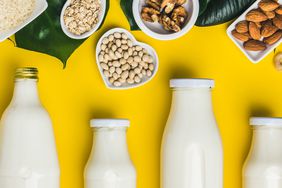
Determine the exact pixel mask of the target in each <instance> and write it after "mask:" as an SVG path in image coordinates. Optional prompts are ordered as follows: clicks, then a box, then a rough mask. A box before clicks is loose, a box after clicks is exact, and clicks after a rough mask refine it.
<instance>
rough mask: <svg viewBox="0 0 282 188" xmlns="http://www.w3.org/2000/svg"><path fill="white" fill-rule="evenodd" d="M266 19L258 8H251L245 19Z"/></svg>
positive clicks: (258, 20)
mask: <svg viewBox="0 0 282 188" xmlns="http://www.w3.org/2000/svg"><path fill="white" fill-rule="evenodd" d="M267 19H268V18H267V16H266V15H265V14H264V13H263V12H262V11H260V10H258V9H254V10H251V11H250V12H248V13H247V15H246V20H247V21H251V22H263V21H265V20H267Z"/></svg>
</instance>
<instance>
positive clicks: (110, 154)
mask: <svg viewBox="0 0 282 188" xmlns="http://www.w3.org/2000/svg"><path fill="white" fill-rule="evenodd" d="M91 127H92V128H93V131H94V138H93V139H94V140H93V148H92V152H91V155H90V158H89V161H88V163H87V165H86V168H85V173H84V177H85V188H136V171H135V168H134V166H133V164H132V162H131V159H130V156H129V153H128V149H127V141H126V130H127V128H128V127H129V121H128V120H126V119H94V120H91Z"/></svg>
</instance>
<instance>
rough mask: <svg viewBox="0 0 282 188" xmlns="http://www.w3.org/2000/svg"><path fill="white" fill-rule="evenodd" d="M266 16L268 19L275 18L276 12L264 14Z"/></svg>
mask: <svg viewBox="0 0 282 188" xmlns="http://www.w3.org/2000/svg"><path fill="white" fill-rule="evenodd" d="M264 14H265V15H266V16H267V17H268V19H272V18H274V17H275V12H274V11H268V12H264Z"/></svg>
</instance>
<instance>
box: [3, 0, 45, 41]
mask: <svg viewBox="0 0 282 188" xmlns="http://www.w3.org/2000/svg"><path fill="white" fill-rule="evenodd" d="M47 7H48V3H47V1H46V0H13V1H11V0H1V2H0V42H2V41H4V40H5V39H7V38H8V37H10V36H11V35H13V34H15V33H16V32H18V31H19V30H21V29H22V28H23V27H25V26H26V25H27V24H29V23H30V22H32V21H33V20H34V19H35V18H37V17H38V16H39V15H40V14H42V13H43V12H44V11H45V10H46V9H47Z"/></svg>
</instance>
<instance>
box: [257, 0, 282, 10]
mask: <svg viewBox="0 0 282 188" xmlns="http://www.w3.org/2000/svg"><path fill="white" fill-rule="evenodd" d="M258 6H259V8H261V10H263V11H273V10H275V9H276V8H278V7H279V3H277V2H276V1H273V0H262V1H260V2H259V4H258Z"/></svg>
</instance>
